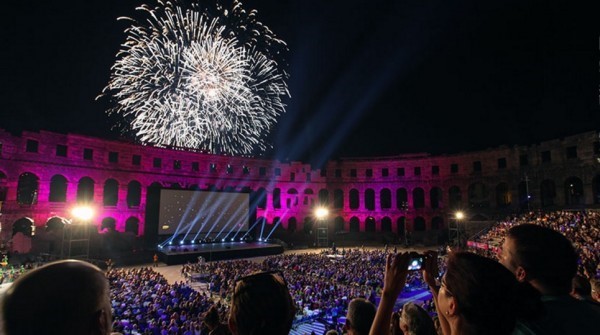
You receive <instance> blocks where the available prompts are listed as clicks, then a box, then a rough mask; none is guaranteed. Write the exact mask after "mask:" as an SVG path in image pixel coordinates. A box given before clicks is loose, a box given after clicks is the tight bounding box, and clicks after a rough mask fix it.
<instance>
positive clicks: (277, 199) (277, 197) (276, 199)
mask: <svg viewBox="0 0 600 335" xmlns="http://www.w3.org/2000/svg"><path fill="white" fill-rule="evenodd" d="M273 208H281V189H280V188H275V189H273Z"/></svg>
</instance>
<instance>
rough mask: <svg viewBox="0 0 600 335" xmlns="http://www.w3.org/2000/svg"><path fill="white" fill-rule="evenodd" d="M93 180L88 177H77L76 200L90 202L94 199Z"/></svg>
mask: <svg viewBox="0 0 600 335" xmlns="http://www.w3.org/2000/svg"><path fill="white" fill-rule="evenodd" d="M94 184H95V183H94V180H93V179H92V178H90V177H83V178H81V179H79V183H78V184H77V202H80V203H90V202H93V201H94Z"/></svg>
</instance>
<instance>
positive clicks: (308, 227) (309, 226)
mask: <svg viewBox="0 0 600 335" xmlns="http://www.w3.org/2000/svg"><path fill="white" fill-rule="evenodd" d="M302 230H304V233H305V234H312V230H313V220H312V219H311V218H310V217H308V216H307V217H305V218H304V224H303V225H302Z"/></svg>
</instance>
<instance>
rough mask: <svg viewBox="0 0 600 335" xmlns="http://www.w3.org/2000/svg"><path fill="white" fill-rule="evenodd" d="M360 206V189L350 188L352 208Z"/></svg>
mask: <svg viewBox="0 0 600 335" xmlns="http://www.w3.org/2000/svg"><path fill="white" fill-rule="evenodd" d="M359 206H360V198H359V197H358V190H357V189H355V188H353V189H351V190H350V209H358V207H359Z"/></svg>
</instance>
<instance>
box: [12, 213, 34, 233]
mask: <svg viewBox="0 0 600 335" xmlns="http://www.w3.org/2000/svg"><path fill="white" fill-rule="evenodd" d="M33 226H34V224H33V220H32V219H30V218H28V217H23V218H20V219H18V220H17V221H15V223H13V227H12V236H15V234H16V233H22V234H23V235H25V236H29V237H31V236H33Z"/></svg>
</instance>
